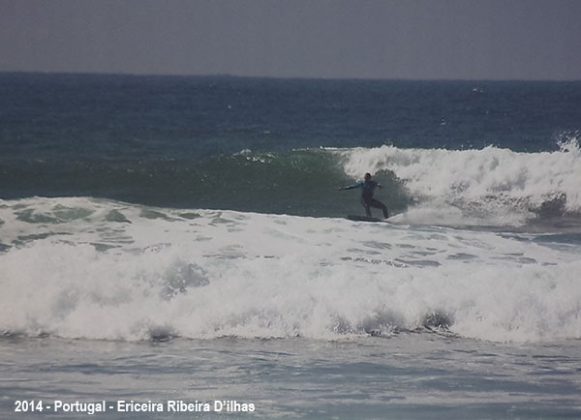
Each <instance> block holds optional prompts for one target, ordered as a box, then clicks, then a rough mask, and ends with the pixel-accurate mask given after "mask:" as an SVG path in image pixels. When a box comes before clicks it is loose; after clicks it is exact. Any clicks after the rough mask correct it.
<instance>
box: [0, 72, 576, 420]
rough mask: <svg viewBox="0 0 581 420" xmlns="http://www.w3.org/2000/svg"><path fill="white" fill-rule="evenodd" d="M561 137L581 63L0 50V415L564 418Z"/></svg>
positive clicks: (567, 223) (566, 201)
mask: <svg viewBox="0 0 581 420" xmlns="http://www.w3.org/2000/svg"><path fill="white" fill-rule="evenodd" d="M580 142H581V82H516V81H515V82H495V81H380V80H367V81H366V80H308V79H304V80H303V79H292V80H291V79H289V80H286V79H262V78H237V77H230V76H216V77H177V76H173V77H169V76H167V77H163V76H129V75H79V74H19V73H3V74H0V290H1V291H2V293H1V294H0V389H1V392H0V416H1V417H2V418H18V419H29V418H30V419H40V418H44V417H48V418H55V419H72V418H87V417H89V418H91V417H94V418H106V419H124V418H152V419H177V418H184V419H187V418H200V419H201V418H204V419H205V418H209V419H210V418H212V419H213V418H261V419H272V418H302V419H439V418H446V419H466V418H473V419H499V418H515V419H516V418H518V419H554V418H581V344H580V343H581V341H580V340H581V283H580V282H579V277H578V275H579V274H578V273H579V272H581V260H580V258H579V256H580V255H581V144H580ZM366 172H370V173H372V174H373V176H374V179H376V180H377V181H378V182H379V183H380V184H381V185H382V187H383V188H381V189H378V190H377V191H376V195H375V197H376V198H377V199H379V200H381V201H382V202H384V203H385V204H386V205H387V206H388V208H389V211H390V215H391V217H390V218H389V219H388V220H387V221H385V222H379V223H368V222H357V221H351V220H347V219H346V216H347V215H349V214H352V215H364V209H363V207H362V206H361V204H360V202H359V194H360V193H359V192H358V191H357V190H349V191H340V190H339V189H340V188H341V187H344V186H347V185H351V184H353V183H355V182H357V181H358V180H361V179H362V178H363V175H364V174H365V173H366ZM372 212H373V214H374V216H377V217H379V214H380V211H379V210H378V209H373V210H372Z"/></svg>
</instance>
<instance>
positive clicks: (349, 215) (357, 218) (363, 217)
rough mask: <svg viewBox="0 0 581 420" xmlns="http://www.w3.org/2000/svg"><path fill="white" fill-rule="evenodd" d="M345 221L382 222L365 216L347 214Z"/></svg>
mask: <svg viewBox="0 0 581 420" xmlns="http://www.w3.org/2000/svg"><path fill="white" fill-rule="evenodd" d="M347 219H349V220H353V221H356V222H383V221H384V220H383V219H378V218H377V217H367V216H357V215H355V214H348V215H347Z"/></svg>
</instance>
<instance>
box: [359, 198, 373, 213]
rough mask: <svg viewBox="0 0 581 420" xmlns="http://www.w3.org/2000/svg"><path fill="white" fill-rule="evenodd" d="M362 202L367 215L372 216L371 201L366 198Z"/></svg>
mask: <svg viewBox="0 0 581 420" xmlns="http://www.w3.org/2000/svg"><path fill="white" fill-rule="evenodd" d="M361 204H362V205H363V207H364V208H365V214H366V215H367V217H371V209H370V208H369V205H370V204H371V203H370V202H369V201H366V200H363V199H362V200H361Z"/></svg>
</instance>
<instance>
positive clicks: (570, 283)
mask: <svg viewBox="0 0 581 420" xmlns="http://www.w3.org/2000/svg"><path fill="white" fill-rule="evenodd" d="M0 219H1V220H2V222H0V233H1V238H2V244H1V245H0V251H1V252H0V266H1V268H2V269H1V270H0V288H1V290H2V294H1V295H0V330H1V331H3V332H4V333H5V334H8V335H12V334H25V335H32V336H37V335H44V334H49V335H56V336H60V337H69V338H89V339H115V340H117V339H121V340H143V339H150V338H154V339H165V338H170V337H173V336H180V337H189V338H215V337H223V336H236V337H262V338H273V337H277V338H285V337H295V336H303V337H310V338H317V339H323V340H336V339H340V338H342V337H353V336H355V337H357V336H360V335H368V334H372V335H383V336H389V335H391V334H397V333H399V332H402V331H434V330H438V331H443V332H446V333H452V334H458V335H460V336H464V337H473V338H478V339H485V340H493V341H515V342H520V341H551V340H557V339H578V338H581V287H580V285H579V283H578V281H577V274H576V273H578V272H579V270H581V262H580V261H579V260H578V255H579V254H578V253H579V251H580V250H581V244H580V242H579V237H578V236H575V235H572V236H565V237H564V236H562V235H561V236H559V235H536V236H535V235H525V234H514V233H513V234H504V235H501V234H497V233H494V232H487V231H463V230H459V229H450V228H445V227H427V226H424V227H422V226H415V227H414V226H409V225H403V224H397V223H380V224H366V223H354V222H351V221H347V220H342V219H334V218H309V217H297V216H284V215H267V214H255V213H241V212H233V211H213V210H197V211H191V210H176V209H167V208H153V207H148V206H140V205H131V204H126V203H121V202H114V201H109V200H98V199H91V198H52V199H50V198H30V199H23V200H10V201H2V202H0Z"/></svg>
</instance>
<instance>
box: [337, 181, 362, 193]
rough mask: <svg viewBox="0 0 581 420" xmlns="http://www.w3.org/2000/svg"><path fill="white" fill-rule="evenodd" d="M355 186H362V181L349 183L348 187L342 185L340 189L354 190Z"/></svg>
mask: <svg viewBox="0 0 581 420" xmlns="http://www.w3.org/2000/svg"><path fill="white" fill-rule="evenodd" d="M355 188H361V182H358V183H357V184H353V185H349V186H347V187H341V188H339V191H345V190H354V189H355Z"/></svg>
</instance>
